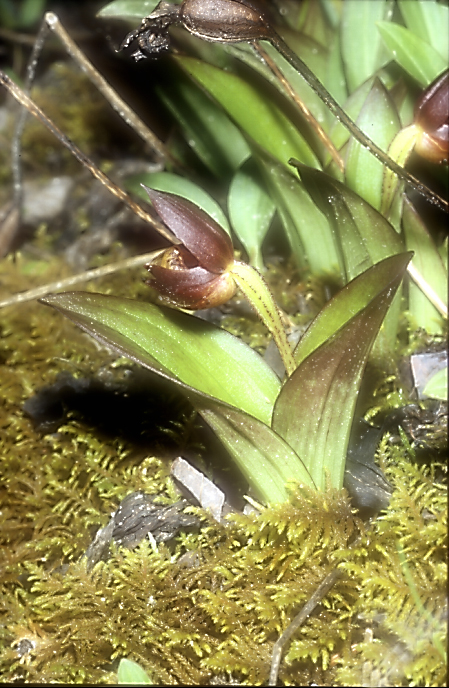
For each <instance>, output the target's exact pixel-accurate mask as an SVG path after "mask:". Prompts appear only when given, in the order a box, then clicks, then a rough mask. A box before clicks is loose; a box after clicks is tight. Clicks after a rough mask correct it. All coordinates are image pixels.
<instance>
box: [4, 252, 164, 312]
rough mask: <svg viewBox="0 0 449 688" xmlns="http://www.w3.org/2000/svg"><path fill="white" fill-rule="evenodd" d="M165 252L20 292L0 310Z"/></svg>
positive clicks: (131, 266) (131, 259)
mask: <svg viewBox="0 0 449 688" xmlns="http://www.w3.org/2000/svg"><path fill="white" fill-rule="evenodd" d="M163 250H164V249H159V250H157V251H151V253H143V254H141V255H139V256H132V258H125V260H119V261H117V262H116V263H109V265H102V266H101V267H100V268H94V269H93V270H86V271H85V272H80V273H78V274H77V275H71V276H70V277H66V278H64V279H62V280H57V281H56V282H49V283H48V284H43V285H42V286H41V287H35V288H34V289H29V290H28V291H23V292H20V294H13V295H12V296H9V297H8V298H6V299H3V301H0V308H6V306H14V305H15V304H16V303H25V302H26V301H32V300H33V299H40V298H42V296H47V294H50V293H51V292H55V291H61V289H67V287H73V285H75V284H79V283H80V282H90V280H93V279H99V278H100V277H104V276H105V275H111V274H113V273H114V272H118V271H119V270H125V269H129V268H133V267H138V266H139V265H145V264H146V263H149V262H151V261H152V260H154V259H155V258H156V256H158V255H159V253H160V252H161V251H163Z"/></svg>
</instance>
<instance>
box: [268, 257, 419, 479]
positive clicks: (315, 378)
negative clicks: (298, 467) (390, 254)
mask: <svg viewBox="0 0 449 688" xmlns="http://www.w3.org/2000/svg"><path fill="white" fill-rule="evenodd" d="M409 259H410V256H409V255H402V256H395V257H394V258H390V259H387V261H386V262H387V265H388V266H389V268H390V269H389V270H388V273H387V279H386V280H385V279H384V280H383V281H382V282H381V281H379V283H378V289H377V294H376V296H375V297H374V298H372V299H371V300H370V301H369V302H368V304H367V305H366V306H365V307H364V308H363V309H362V310H361V311H360V312H359V313H357V314H356V315H354V316H353V317H352V318H351V319H349V320H348V321H347V322H346V323H345V324H344V325H343V327H341V328H340V329H339V330H338V331H337V332H336V333H335V334H333V336H332V337H331V338H330V339H328V340H327V341H325V342H324V343H323V344H322V345H321V346H319V347H318V349H315V350H314V351H313V352H312V353H311V354H309V356H307V358H305V359H304V360H303V361H302V363H301V364H300V365H299V367H298V368H297V369H296V370H295V372H294V373H293V375H292V376H291V377H290V378H289V379H288V380H287V382H286V383H285V384H284V386H283V388H282V390H281V392H280V394H279V397H278V399H277V401H276V403H275V406H274V413H273V423H272V427H273V430H275V431H276V432H277V433H278V434H279V435H281V437H283V438H284V439H285V441H286V442H287V444H289V445H290V446H291V447H292V449H293V450H294V451H296V453H297V454H298V456H301V458H302V460H303V461H304V463H305V465H306V467H307V469H308V470H309V472H310V473H311V475H312V478H313V480H314V482H315V484H316V485H317V487H318V489H321V490H322V489H324V488H325V484H326V473H327V474H328V475H329V479H330V483H331V485H332V486H333V487H335V488H337V489H340V488H341V487H342V486H343V475H344V469H345V461H346V452H347V447H348V441H349V435H350V431H351V425H352V422H353V417H354V410H355V405H356V402H357V397H358V393H359V389H360V383H361V380H362V375H363V371H364V369H365V365H366V362H367V360H368V356H369V353H370V350H371V347H372V345H373V343H374V340H375V339H376V337H377V335H378V332H379V330H380V327H381V325H382V321H383V319H384V317H385V315H386V313H387V310H388V308H389V306H390V304H391V303H392V301H393V297H394V295H395V293H396V291H397V289H398V287H399V284H400V282H401V279H402V277H403V275H404V272H405V270H406V267H407V263H408V261H409ZM393 265H395V267H396V268H397V269H396V270H395V271H393V270H392V269H391V268H392V267H393ZM380 270H382V268H380ZM383 272H384V273H385V270H383ZM384 276H385V274H384ZM371 280H372V274H371V276H370V281H371ZM359 284H360V283H359ZM353 295H354V292H353ZM354 301H355V302H357V301H359V297H358V295H356V294H355V295H354ZM329 308H331V306H330V307H329ZM338 311H339V312H338V313H337V319H338V317H339V318H342V317H343V313H342V312H341V311H342V309H341V303H338Z"/></svg>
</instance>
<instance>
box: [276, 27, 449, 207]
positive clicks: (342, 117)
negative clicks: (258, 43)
mask: <svg viewBox="0 0 449 688" xmlns="http://www.w3.org/2000/svg"><path fill="white" fill-rule="evenodd" d="M267 40H268V41H269V42H270V43H271V44H272V45H273V46H274V47H275V48H276V50H278V51H279V52H280V54H281V55H282V56H283V57H284V58H285V59H286V60H287V62H289V63H290V64H291V65H292V67H294V68H295V69H296V70H297V72H298V73H299V74H301V76H302V77H303V78H304V79H305V80H306V81H307V83H308V84H309V86H310V88H311V89H312V90H313V91H314V92H315V93H316V94H317V96H318V97H319V98H321V100H322V101H323V103H324V104H325V105H326V106H327V107H328V108H329V110H330V111H331V112H332V113H333V114H334V115H335V117H336V118H337V119H338V120H339V121H340V122H341V123H342V124H343V126H345V127H346V129H348V131H349V132H350V133H351V134H352V135H353V136H354V138H355V139H356V140H357V141H358V142H359V143H360V144H361V145H362V146H364V147H365V148H368V149H369V150H370V152H371V153H372V154H373V155H374V156H375V157H376V158H377V159H378V160H380V161H381V162H382V163H383V164H384V165H385V166H386V167H388V168H389V169H390V170H391V171H392V172H394V173H395V174H397V176H398V177H400V179H403V180H404V181H405V182H407V183H408V184H410V186H412V187H413V188H414V189H415V190H416V191H418V193H420V194H421V195H422V196H424V197H425V198H427V199H428V200H429V201H430V202H431V203H433V204H434V205H437V206H438V207H439V208H441V210H444V211H445V212H448V211H449V203H448V202H447V201H446V200H445V199H444V198H441V197H440V196H438V194H436V193H434V192H433V191H432V190H431V189H429V188H428V187H427V186H426V185H425V184H422V183H421V182H420V181H419V179H416V177H414V176H413V175H411V174H410V173H409V172H407V170H405V169H404V168H403V167H401V166H400V165H398V164H397V163H396V162H395V161H394V160H392V159H391V158H390V157H389V156H388V155H387V154H386V153H385V152H384V151H383V150H382V149H381V148H379V146H377V145H376V144H375V143H374V142H373V141H371V139H370V138H369V137H368V136H367V135H366V134H364V133H363V131H362V130H361V129H359V127H358V126H357V125H356V124H355V123H354V122H353V121H352V119H351V118H350V117H349V116H348V115H347V114H346V112H345V111H344V110H343V109H342V108H341V107H340V105H339V104H338V103H337V101H336V100H335V99H334V98H333V97H332V96H331V94H330V93H329V92H328V91H327V89H326V88H325V87H324V86H323V84H322V83H321V81H319V79H317V77H316V76H315V74H314V73H313V72H312V71H311V70H310V69H309V68H308V66H307V65H306V63H305V62H303V61H302V60H301V58H300V57H298V55H296V53H294V52H293V50H291V49H290V48H289V47H288V45H287V43H286V42H285V41H284V40H283V39H282V38H281V37H280V36H279V34H277V33H276V32H275V31H274V29H272V30H271V31H270V36H269V38H267Z"/></svg>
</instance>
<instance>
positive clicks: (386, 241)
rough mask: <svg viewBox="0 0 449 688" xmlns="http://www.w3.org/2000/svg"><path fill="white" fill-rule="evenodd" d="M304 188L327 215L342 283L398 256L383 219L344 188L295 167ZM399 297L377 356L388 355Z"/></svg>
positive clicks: (398, 242)
mask: <svg viewBox="0 0 449 688" xmlns="http://www.w3.org/2000/svg"><path fill="white" fill-rule="evenodd" d="M294 164H295V167H297V168H298V171H299V173H300V176H301V179H302V181H303V183H304V186H305V188H306V189H307V191H308V192H309V193H310V195H311V197H312V198H313V200H314V201H315V203H316V204H317V206H318V208H319V209H320V210H321V211H322V212H323V213H324V214H325V215H326V217H327V218H328V220H329V223H330V225H331V227H332V229H333V231H334V236H335V242H336V243H337V245H338V246H339V247H340V250H341V265H342V268H343V270H344V272H345V275H346V278H345V280H344V281H345V282H348V281H350V280H351V279H353V278H354V277H356V276H357V275H359V274H360V273H361V272H363V271H364V270H367V269H368V268H369V267H371V265H374V264H375V263H378V262H379V261H381V260H382V259H383V258H386V257H388V256H391V255H394V254H396V253H400V252H401V251H403V249H404V247H403V245H402V242H401V240H400V238H399V236H398V235H397V233H396V232H395V230H394V228H393V227H392V226H391V225H390V223H389V222H387V220H386V219H385V218H384V217H382V215H381V214H380V213H379V212H378V211H377V210H375V209H374V208H373V207H372V206H371V205H369V203H367V202H366V201H364V200H363V199H362V198H360V196H357V194H356V193H354V191H351V189H349V188H348V187H347V186H345V185H344V184H341V183H340V182H338V181H337V180H335V179H332V177H329V176H328V175H326V174H324V173H323V172H319V171H318V170H312V169H310V168H308V167H306V166H305V165H297V164H296V163H294ZM399 310H400V294H398V296H397V297H396V300H395V302H394V303H393V305H392V306H391V308H390V310H389V313H388V315H387V317H386V319H385V322H384V325H383V327H382V330H381V333H380V335H379V337H378V340H377V342H376V346H375V353H376V356H387V355H391V352H392V350H393V348H394V346H395V342H396V334H397V328H398V321H399Z"/></svg>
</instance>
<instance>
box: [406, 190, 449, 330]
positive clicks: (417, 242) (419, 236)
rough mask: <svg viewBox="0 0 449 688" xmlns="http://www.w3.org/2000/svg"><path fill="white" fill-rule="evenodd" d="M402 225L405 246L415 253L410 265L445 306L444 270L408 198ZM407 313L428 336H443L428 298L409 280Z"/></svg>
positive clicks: (445, 274) (435, 311) (441, 323)
mask: <svg viewBox="0 0 449 688" xmlns="http://www.w3.org/2000/svg"><path fill="white" fill-rule="evenodd" d="M402 226H403V229H404V234H405V243H406V246H407V248H408V249H409V250H411V251H414V252H415V256H414V258H413V261H412V264H413V266H414V267H415V268H416V270H417V271H418V272H419V273H420V275H421V276H422V277H423V279H424V280H425V281H426V282H427V283H428V284H429V285H430V286H431V287H432V289H433V290H434V292H435V293H436V294H437V296H439V298H440V299H441V300H442V301H443V303H445V304H447V271H446V270H445V267H444V265H443V263H442V261H441V258H440V255H439V253H438V250H437V248H436V246H435V244H434V242H433V239H432V237H431V236H430V234H429V232H428V230H427V229H426V227H425V225H424V223H423V221H422V220H421V218H420V217H419V215H418V213H417V212H416V210H415V208H414V206H413V204H412V203H411V202H410V201H409V200H408V199H405V201H404V210H403V215H402ZM409 311H410V313H411V314H412V316H413V318H414V325H416V326H417V327H421V328H422V329H423V330H425V331H426V332H428V333H429V334H441V333H442V331H443V327H444V323H443V318H442V317H441V315H440V313H439V312H438V311H437V309H436V308H435V306H433V305H432V303H431V302H430V301H429V299H428V298H427V296H426V295H425V294H423V292H422V291H421V289H420V288H419V287H418V286H417V285H416V284H415V283H414V282H412V281H411V280H410V284H409Z"/></svg>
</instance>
